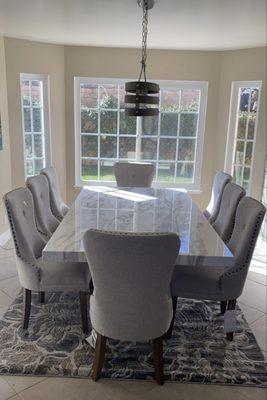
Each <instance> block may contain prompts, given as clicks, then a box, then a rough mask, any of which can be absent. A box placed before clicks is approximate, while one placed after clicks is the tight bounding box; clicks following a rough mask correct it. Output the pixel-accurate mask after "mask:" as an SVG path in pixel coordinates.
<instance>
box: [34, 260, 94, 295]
mask: <svg viewBox="0 0 267 400" xmlns="http://www.w3.org/2000/svg"><path fill="white" fill-rule="evenodd" d="M37 265H38V267H39V268H40V271H41V272H40V290H42V291H44V292H46V291H47V292H53V291H55V292H57V291H60V292H61V291H62V292H64V291H66V292H67V291H69V292H71V291H73V292H77V291H87V290H89V283H90V279H91V275H90V271H89V267H88V264H87V263H78V262H77V263H70V262H51V263H50V262H49V263H48V262H44V261H42V260H41V259H38V260H37Z"/></svg>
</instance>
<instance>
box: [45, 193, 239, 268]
mask: <svg viewBox="0 0 267 400" xmlns="http://www.w3.org/2000/svg"><path fill="white" fill-rule="evenodd" d="M90 228H97V229H104V230H112V231H127V232H176V233H177V234H178V235H179V237H180V240H181V248H180V253H179V255H178V257H177V263H178V264H183V265H192V266H193V265H212V266H215V267H216V266H225V267H228V266H229V267H230V266H232V265H233V261H234V259H233V255H232V253H231V252H230V250H229V249H228V248H227V246H226V245H225V244H224V243H223V241H222V240H221V239H220V237H219V236H218V235H217V233H216V231H215V230H214V229H213V228H212V226H211V225H210V224H209V222H208V221H207V220H206V218H205V217H204V216H203V214H202V212H201V211H200V210H199V209H198V207H197V206H196V204H194V202H193V201H192V199H191V197H190V196H189V194H188V193H187V192H186V191H183V190H177V189H154V188H149V189H147V188H125V189H118V188H110V187H105V186H88V187H85V188H83V189H82V191H81V192H80V194H79V195H78V197H77V198H76V200H75V202H74V204H73V205H72V207H71V208H70V210H69V212H68V213H67V215H66V216H65V218H64V220H63V221H62V222H61V223H60V225H59V227H58V228H57V230H56V231H55V233H54V234H53V236H52V238H51V239H50V240H49V241H48V243H47V245H46V247H45V248H44V250H43V260H44V261H75V262H76V261H77V262H78V261H86V258H85V254H84V250H83V243H82V238H83V234H84V232H85V231H86V230H87V229H90Z"/></svg>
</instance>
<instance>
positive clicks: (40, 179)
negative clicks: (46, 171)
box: [26, 175, 59, 239]
mask: <svg viewBox="0 0 267 400" xmlns="http://www.w3.org/2000/svg"><path fill="white" fill-rule="evenodd" d="M26 185H27V188H28V189H29V190H30V191H31V193H32V197H33V201H34V207H35V218H36V224H37V229H38V231H39V232H40V233H42V234H43V235H44V236H46V237H47V238H48V239H49V238H50V237H51V236H52V234H53V232H54V231H55V230H56V229H57V227H58V225H59V220H58V219H57V218H56V217H54V215H53V214H52V211H51V208H50V197H49V196H50V195H49V185H48V181H47V179H46V178H45V176H44V175H37V176H32V177H30V178H28V179H27V181H26Z"/></svg>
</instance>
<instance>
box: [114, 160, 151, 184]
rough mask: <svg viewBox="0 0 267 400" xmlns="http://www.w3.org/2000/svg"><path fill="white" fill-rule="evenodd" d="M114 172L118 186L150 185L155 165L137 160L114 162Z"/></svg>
mask: <svg viewBox="0 0 267 400" xmlns="http://www.w3.org/2000/svg"><path fill="white" fill-rule="evenodd" d="M114 174H115V178H116V182H117V186H118V187H150V186H151V184H152V181H153V178H154V174H155V165H154V164H150V163H137V162H116V163H115V164H114Z"/></svg>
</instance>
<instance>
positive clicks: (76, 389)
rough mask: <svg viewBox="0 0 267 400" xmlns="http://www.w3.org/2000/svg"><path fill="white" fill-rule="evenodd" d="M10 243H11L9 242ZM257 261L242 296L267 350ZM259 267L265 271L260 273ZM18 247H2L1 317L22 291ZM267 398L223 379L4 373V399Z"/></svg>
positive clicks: (0, 399)
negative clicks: (189, 381) (203, 382)
mask: <svg viewBox="0 0 267 400" xmlns="http://www.w3.org/2000/svg"><path fill="white" fill-rule="evenodd" d="M6 247H12V243H11V242H9V243H8V244H7V245H6ZM255 270H256V271H257V272H255V271H254V269H253V265H252V267H251V271H250V272H249V275H248V279H247V282H246V286H245V288H244V291H243V294H242V296H241V297H240V299H239V305H240V306H241V308H242V310H243V312H244V314H245V316H246V318H247V321H248V323H249V324H250V326H251V329H252V330H253V332H254V334H255V336H256V338H257V340H258V343H259V345H260V347H261V348H262V350H263V352H264V354H265V356H266V355H267V346H266V332H267V329H266V266H265V265H264V266H262V268H261V269H259V268H258V266H257V268H255ZM259 271H260V273H259ZM19 288H20V286H19V282H18V277H17V272H16V266H15V262H14V256H13V251H11V250H9V251H8V250H2V249H0V317H1V316H2V315H3V313H4V312H5V310H6V308H7V307H8V306H9V304H10V303H11V302H12V300H13V298H14V297H15V296H16V294H17V292H18V291H19ZM207 398H208V399H209V400H223V399H224V400H226V399H227V400H232V399H234V400H241V399H242V400H248V399H251V400H252V399H253V400H267V392H266V390H264V389H259V388H242V387H233V386H219V385H216V386H215V385H198V384H178V383H165V385H164V386H162V387H159V386H158V385H156V384H155V383H154V382H143V381H117V380H106V379H102V380H100V381H99V382H97V383H95V382H93V381H91V380H90V379H69V378H37V377H36V378H35V377H15V376H2V377H0V400H7V399H12V400H47V399H49V400H63V399H64V400H113V399H114V400H126V399H127V400H179V399H181V400H196V399H198V400H200V399H207Z"/></svg>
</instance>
